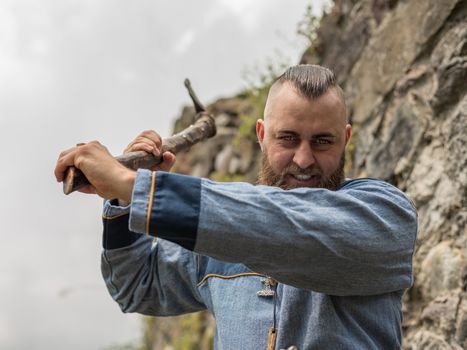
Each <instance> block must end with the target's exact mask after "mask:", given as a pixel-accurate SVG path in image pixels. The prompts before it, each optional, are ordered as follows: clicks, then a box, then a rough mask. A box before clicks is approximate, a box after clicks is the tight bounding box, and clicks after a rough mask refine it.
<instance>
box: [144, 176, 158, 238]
mask: <svg viewBox="0 0 467 350" xmlns="http://www.w3.org/2000/svg"><path fill="white" fill-rule="evenodd" d="M155 187H156V172H155V171H153V172H152V179H151V191H150V192H149V202H148V212H147V213H146V234H149V222H150V219H151V210H152V202H153V200H154V189H155Z"/></svg>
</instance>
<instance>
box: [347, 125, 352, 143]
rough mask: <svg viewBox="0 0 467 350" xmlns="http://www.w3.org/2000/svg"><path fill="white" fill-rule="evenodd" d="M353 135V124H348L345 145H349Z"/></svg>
mask: <svg viewBox="0 0 467 350" xmlns="http://www.w3.org/2000/svg"><path fill="white" fill-rule="evenodd" d="M351 136H352V125H350V124H347V125H346V126H345V145H346V146H347V145H348V143H349V141H350V137H351Z"/></svg>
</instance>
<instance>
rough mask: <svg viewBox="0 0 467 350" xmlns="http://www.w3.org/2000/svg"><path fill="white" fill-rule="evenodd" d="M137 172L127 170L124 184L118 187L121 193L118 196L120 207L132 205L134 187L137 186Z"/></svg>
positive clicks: (123, 177) (123, 180) (123, 178)
mask: <svg viewBox="0 0 467 350" xmlns="http://www.w3.org/2000/svg"><path fill="white" fill-rule="evenodd" d="M135 180H136V171H134V170H130V169H127V168H125V172H124V175H123V176H122V182H121V184H120V185H119V186H118V189H119V193H118V196H117V199H118V205H120V206H122V207H126V206H127V205H128V204H130V203H131V196H132V193H133V186H134V185H135Z"/></svg>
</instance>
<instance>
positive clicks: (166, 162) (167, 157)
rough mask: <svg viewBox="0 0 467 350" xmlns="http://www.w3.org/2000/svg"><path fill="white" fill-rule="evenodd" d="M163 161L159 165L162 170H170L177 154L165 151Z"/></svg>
mask: <svg viewBox="0 0 467 350" xmlns="http://www.w3.org/2000/svg"><path fill="white" fill-rule="evenodd" d="M162 156H163V160H162V163H160V165H159V169H160V170H162V171H170V169H171V168H172V167H173V165H174V163H175V155H174V154H173V153H170V152H164V154H163V155H162Z"/></svg>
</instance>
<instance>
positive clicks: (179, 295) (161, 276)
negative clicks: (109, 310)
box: [101, 201, 206, 316]
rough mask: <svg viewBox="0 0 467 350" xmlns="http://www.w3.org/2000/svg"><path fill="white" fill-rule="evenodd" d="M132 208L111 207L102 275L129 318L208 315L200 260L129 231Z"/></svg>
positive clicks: (105, 218) (112, 204)
mask: <svg viewBox="0 0 467 350" xmlns="http://www.w3.org/2000/svg"><path fill="white" fill-rule="evenodd" d="M129 212H130V208H129V207H119V206H118V205H116V203H115V202H112V201H106V202H105V204H104V213H103V224H104V234H103V246H104V250H103V252H102V257H101V271H102V275H103V278H104V281H105V284H106V286H107V289H108V290H109V293H110V295H111V296H112V298H113V299H114V300H115V301H116V302H117V303H118V304H119V306H120V308H121V309H122V311H123V312H139V313H142V314H145V315H152V316H172V315H180V314H184V313H188V312H194V311H199V310H204V309H205V308H206V306H205V305H204V303H203V302H202V300H201V297H200V295H199V293H198V290H197V288H196V266H197V264H196V255H195V254H194V253H193V252H190V251H188V250H186V249H183V248H182V247H180V246H179V245H177V244H174V243H171V242H169V241H166V240H163V239H158V240H155V239H154V237H151V236H147V235H141V234H139V233H135V232H133V231H130V230H129V229H128V222H129V215H130V213H129Z"/></svg>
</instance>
